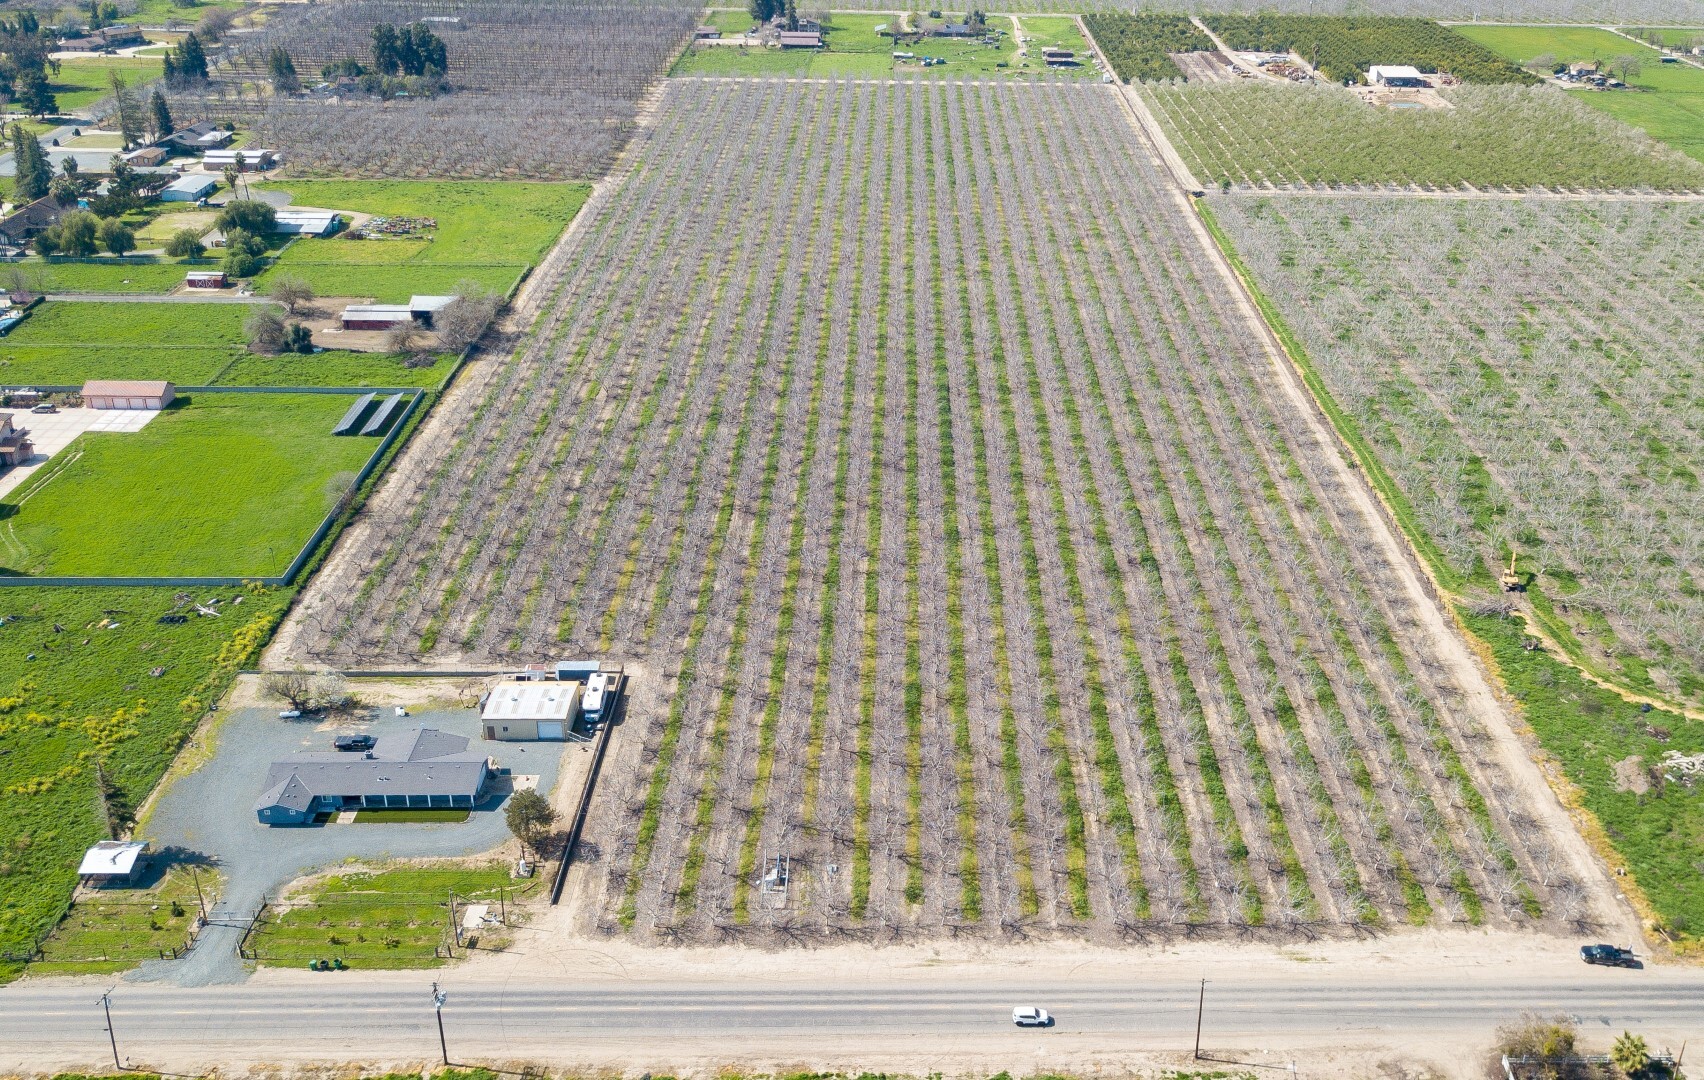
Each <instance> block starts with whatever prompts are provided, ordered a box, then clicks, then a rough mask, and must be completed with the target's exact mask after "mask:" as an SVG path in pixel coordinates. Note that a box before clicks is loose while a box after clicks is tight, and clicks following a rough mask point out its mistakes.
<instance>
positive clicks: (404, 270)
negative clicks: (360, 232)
mask: <svg viewBox="0 0 1704 1080" xmlns="http://www.w3.org/2000/svg"><path fill="white" fill-rule="evenodd" d="M268 187H270V188H272V189H274V190H284V191H288V192H289V193H290V194H291V195H292V196H293V198H294V200H295V202H296V204H297V205H300V206H317V207H323V208H326V209H334V210H348V211H355V212H359V213H368V214H380V215H385V216H390V217H395V216H408V217H430V218H434V219H436V220H437V222H438V227H437V229H436V230H434V231H433V232H432V233H431V234H430V239H396V240H351V239H348V238H346V237H333V238H331V239H328V240H319V239H307V240H301V241H298V242H297V243H295V244H292V245H291V246H290V247H289V249H288V250H286V251H285V252H284V254H283V256H282V257H280V258H279V260H278V263H277V265H276V266H274V267H273V268H272V269H270V270H268V271H267V272H266V273H264V274H262V275H261V276H260V277H259V278H257V279H256V286H257V288H259V289H262V290H264V289H265V288H266V283H267V280H268V278H269V277H271V276H275V275H277V274H292V275H295V276H297V277H301V278H303V279H304V280H306V281H307V282H308V284H310V285H312V286H313V287H314V290H315V291H316V292H318V293H319V294H320V295H322V296H371V297H374V298H375V299H377V300H378V301H380V302H385V303H397V302H403V301H406V300H407V299H408V297H409V296H410V295H412V294H414V293H433V292H447V291H449V290H450V289H453V288H454V286H455V284H456V282H458V281H460V280H462V279H464V278H472V279H473V280H476V281H478V282H480V283H481V284H482V285H485V286H486V287H488V288H493V289H499V290H506V289H508V287H509V286H510V285H512V284H513V283H514V282H515V280H516V279H517V278H519V277H520V275H521V273H522V272H523V271H524V270H525V269H526V268H527V267H528V266H530V265H532V264H533V263H535V262H537V261H538V259H539V258H540V257H541V256H542V255H543V254H544V253H545V252H546V251H548V250H549V249H550V246H551V245H552V244H554V243H555V242H556V238H557V237H558V236H559V235H561V233H562V230H563V229H564V228H566V227H567V226H568V223H569V222H570V221H572V220H573V219H574V215H575V214H577V213H579V211H580V207H581V206H583V205H584V204H585V201H586V199H587V197H588V196H589V195H590V194H591V190H592V189H591V186H590V185H589V184H530V183H526V184H523V183H512V184H507V183H477V182H430V181H425V182H416V181H382V180H381V181H361V180H299V181H289V182H282V183H275V184H269V185H268Z"/></svg>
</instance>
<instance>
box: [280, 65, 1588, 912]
mask: <svg viewBox="0 0 1704 1080" xmlns="http://www.w3.org/2000/svg"><path fill="white" fill-rule="evenodd" d="M635 149H636V153H635V160H634V163H633V165H632V167H631V172H630V173H629V174H628V175H627V176H626V177H625V179H624V181H623V183H622V185H621V186H620V187H619V188H618V189H616V190H615V191H614V192H613V193H612V197H611V198H609V199H608V200H607V201H603V202H601V203H600V204H599V205H597V206H596V207H595V208H589V209H588V211H587V213H589V214H591V215H593V216H592V218H591V221H590V222H589V225H590V226H591V227H589V228H588V229H587V231H586V232H585V233H584V234H583V239H582V241H581V243H580V246H579V247H578V248H577V249H575V250H573V251H572V253H571V254H569V255H568V256H567V258H566V259H565V260H564V262H563V263H562V265H560V266H558V267H554V268H552V267H547V268H546V269H545V270H543V271H541V273H543V274H547V275H552V277H553V278H554V280H553V281H544V282H541V283H540V284H552V285H553V286H554V288H555V289H556V293H555V299H554V302H553V304H552V305H551V306H550V307H549V308H548V310H547V314H546V315H545V317H544V318H543V320H542V322H541V323H540V324H539V326H538V327H537V328H536V330H535V331H534V332H533V333H532V334H531V336H530V337H529V338H528V340H527V341H526V343H525V344H524V346H523V348H522V349H521V350H520V351H519V352H518V353H517V354H516V355H515V356H514V358H513V359H512V360H506V361H503V362H498V361H492V362H489V363H487V364H481V365H479V366H477V367H476V368H475V369H474V370H473V372H472V373H471V374H472V378H473V382H472V384H471V385H470V387H469V388H468V390H467V393H468V395H469V396H468V397H467V398H466V399H465V408H458V409H456V410H455V417H456V419H455V421H454V423H453V424H449V423H447V422H446V423H445V424H441V425H429V426H428V428H427V429H426V431H425V432H424V433H423V435H422V437H421V438H418V439H416V440H415V443H414V445H413V447H412V448H411V450H410V451H409V453H408V455H407V456H406V457H405V458H404V460H403V461H402V462H400V463H399V466H398V468H397V470H396V472H395V473H394V474H393V479H392V481H391V482H390V484H389V485H388V487H387V489H386V490H385V491H383V492H381V493H380V494H379V496H378V497H377V498H376V499H375V501H374V502H373V504H371V508H370V510H369V512H368V513H367V514H366V515H365V516H364V519H363V521H362V522H361V523H360V524H359V525H358V526H357V527H356V528H355V530H354V533H353V534H352V536H351V539H350V541H349V542H348V543H346V545H345V546H344V548H343V549H342V550H341V551H340V553H339V554H338V555H337V556H334V557H333V559H332V561H331V563H330V564H329V565H328V568H327V571H326V573H325V574H324V575H322V577H321V578H320V579H319V580H318V581H317V582H316V584H315V586H314V588H313V590H312V595H311V596H310V597H308V598H307V599H306V601H305V602H304V604H303V605H302V606H301V608H300V610H299V611H298V612H297V613H296V615H295V616H294V617H293V619H294V621H293V625H292V628H291V630H290V632H289V635H288V637H287V640H288V641H289V642H290V652H291V653H292V655H293V656H294V657H299V658H300V659H301V660H303V661H304V662H313V663H331V664H338V665H344V664H350V665H356V664H387V663H393V662H395V663H415V662H426V663H440V662H443V663H470V664H513V663H517V662H520V661H524V660H533V659H536V658H538V657H544V656H555V655H598V656H612V657H620V658H623V659H624V660H625V661H626V662H627V663H628V665H629V667H628V670H629V672H632V673H635V677H634V679H633V696H632V699H631V701H630V703H629V706H628V709H627V720H626V721H625V723H624V724H623V725H622V726H621V728H620V729H619V734H618V736H617V737H616V739H615V740H614V742H613V744H612V749H611V758H610V761H609V763H608V765H607V766H606V771H605V774H604V775H605V779H604V780H603V781H602V782H600V784H599V788H598V799H597V802H596V804H595V806H594V817H593V821H592V825H591V830H590V832H589V833H588V836H589V837H591V838H592V839H593V840H594V842H595V845H596V849H597V859H598V862H597V865H598V867H599V868H600V872H601V873H600V878H599V879H598V880H597V882H596V883H594V885H593V886H592V889H593V893H594V896H593V899H592V902H591V903H590V904H589V905H588V906H587V910H588V911H589V912H590V914H589V915H588V918H589V919H592V920H594V921H595V922H596V924H597V925H599V926H601V927H603V928H604V929H605V930H607V931H608V932H612V933H613V932H631V933H633V934H636V935H638V936H640V937H642V938H645V939H654V938H658V937H667V938H675V939H682V940H687V939H690V940H703V939H706V938H709V937H711V936H714V935H738V934H751V935H753V936H754V939H756V940H783V939H785V936H786V935H788V934H791V933H800V932H806V931H808V932H810V933H812V934H822V933H838V934H848V935H861V936H866V937H872V938H877V939H881V940H886V939H887V937H886V936H885V935H887V934H889V933H891V932H893V931H894V930H895V929H896V928H913V929H915V930H916V931H918V932H923V933H937V932H945V931H946V930H947V929H949V928H953V929H974V930H979V931H981V932H985V933H990V934H1007V933H1019V932H1028V931H1029V930H1030V929H1036V930H1064V931H1070V932H1084V933H1095V934H1101V935H1106V936H1112V935H1116V934H1119V933H1134V932H1141V931H1143V930H1144V929H1147V928H1154V929H1160V928H1167V927H1170V928H1182V927H1186V926H1195V927H1219V928H1225V927H1250V926H1263V927H1268V928H1271V931H1272V932H1274V933H1279V934H1283V933H1291V932H1300V931H1301V930H1302V928H1303V927H1305V926H1318V927H1331V926H1346V925H1350V924H1365V923H1383V924H1388V925H1398V924H1404V923H1413V924H1447V923H1453V922H1473V923H1486V924H1497V925H1510V924H1527V923H1532V922H1534V921H1535V920H1537V921H1546V920H1549V921H1553V922H1554V921H1559V920H1568V919H1575V918H1583V917H1587V916H1589V914H1590V913H1591V912H1592V911H1594V910H1596V907H1595V905H1596V903H1597V899H1596V896H1595V894H1592V893H1589V892H1588V891H1587V888H1586V885H1585V883H1584V875H1583V874H1582V873H1580V872H1577V871H1575V870H1571V869H1570V866H1572V865H1574V863H1573V862H1572V861H1571V859H1570V858H1569V857H1566V856H1565V855H1564V851H1565V850H1567V849H1565V848H1564V843H1565V838H1564V837H1563V836H1562V835H1561V834H1559V833H1556V832H1553V831H1551V829H1550V827H1549V826H1548V825H1543V824H1541V823H1540V818H1539V817H1535V815H1534V812H1533V808H1532V804H1531V802H1530V801H1529V799H1530V795H1529V794H1528V792H1529V791H1530V789H1525V788H1522V787H1520V786H1518V785H1517V784H1516V783H1515V782H1514V781H1513V780H1512V779H1511V776H1510V774H1509V773H1508V772H1506V771H1505V769H1504V767H1503V765H1502V761H1503V759H1502V758H1501V757H1500V756H1499V752H1498V751H1497V750H1495V749H1494V743H1493V740H1492V738H1491V736H1490V733H1489V731H1490V729H1489V728H1488V726H1487V725H1488V724H1495V723H1498V722H1500V721H1498V719H1497V717H1496V716H1495V714H1494V712H1491V711H1489V710H1490V709H1492V708H1493V707H1492V706H1490V705H1489V704H1488V702H1489V697H1488V695H1487V694H1486V693H1485V690H1484V687H1483V686H1482V685H1479V684H1477V683H1472V682H1471V680H1474V679H1477V675H1475V674H1473V669H1472V668H1471V666H1468V665H1463V664H1458V663H1454V662H1452V661H1451V660H1450V658H1449V656H1450V654H1449V653H1448V650H1447V649H1446V647H1445V646H1446V645H1447V644H1448V642H1447V640H1446V639H1445V638H1444V637H1443V636H1442V632H1441V626H1442V624H1441V622H1439V621H1438V619H1437V617H1436V615H1435V614H1433V615H1432V616H1431V618H1432V621H1431V622H1427V621H1426V620H1425V618H1424V617H1423V616H1424V614H1425V613H1424V612H1423V611H1422V609H1421V608H1420V607H1419V606H1417V601H1416V596H1417V595H1418V593H1417V586H1415V587H1407V586H1405V585H1404V584H1403V582H1404V581H1411V580H1412V579H1411V578H1404V577H1403V574H1404V573H1409V571H1407V570H1406V569H1405V568H1399V567H1398V566H1397V565H1395V564H1394V563H1393V562H1392V561H1391V560H1392V558H1393V557H1395V556H1393V555H1392V554H1391V553H1392V552H1395V551H1396V550H1398V549H1396V548H1395V547H1394V545H1392V544H1390V543H1389V542H1388V541H1389V537H1388V534H1387V533H1384V532H1382V530H1383V528H1384V527H1383V525H1382V524H1380V523H1378V522H1377V521H1376V519H1374V518H1372V517H1370V516H1363V515H1364V514H1366V515H1371V514H1372V513H1373V511H1372V509H1371V506H1372V504H1371V503H1370V502H1369V501H1368V500H1367V499H1365V498H1364V497H1359V498H1358V497H1357V496H1356V495H1355V493H1354V491H1353V490H1352V489H1351V486H1350V485H1351V484H1352V483H1353V480H1352V479H1351V474H1350V473H1349V472H1348V471H1347V469H1346V468H1345V467H1344V465H1343V463H1342V461H1341V460H1340V459H1339V458H1338V457H1337V456H1336V454H1335V451H1334V450H1333V449H1332V446H1331V444H1330V443H1329V442H1328V441H1327V440H1326V439H1325V438H1324V437H1323V436H1322V434H1321V429H1319V428H1316V427H1311V426H1310V423H1311V421H1310V420H1309V419H1308V418H1307V417H1306V415H1305V414H1304V413H1303V412H1302V411H1301V410H1300V409H1299V408H1298V407H1297V405H1296V404H1295V403H1294V401H1293V400H1291V399H1284V398H1282V397H1281V395H1283V394H1284V393H1285V392H1286V391H1285V389H1284V388H1285V387H1287V386H1289V384H1288V383H1285V382H1283V381H1282V380H1281V379H1280V377H1279V374H1278V368H1277V367H1276V365H1275V363H1274V359H1273V356H1272V354H1271V353H1270V352H1269V351H1268V347H1267V345H1266V344H1265V341H1264V339H1263V338H1262V337H1261V336H1260V335H1259V334H1258V333H1257V332H1255V331H1254V330H1253V329H1252V328H1251V324H1250V322H1249V321H1248V313H1247V310H1246V309H1245V308H1244V307H1241V306H1239V303H1238V301H1237V299H1236V297H1235V296H1234V294H1233V293H1232V292H1231V291H1230V289H1229V286H1228V284H1227V279H1226V277H1225V276H1224V275H1223V274H1222V273H1221V272H1220V270H1219V269H1218V267H1217V264H1216V263H1215V262H1214V258H1213V256H1212V254H1211V250H1210V248H1209V247H1208V245H1207V243H1206V240H1205V237H1204V235H1203V234H1202V233H1200V232H1199V231H1198V230H1197V228H1196V227H1195V226H1194V224H1193V222H1192V218H1191V216H1190V212H1189V210H1188V208H1187V206H1186V205H1185V203H1184V201H1183V196H1182V195H1181V193H1179V192H1177V191H1175V190H1174V189H1172V188H1170V187H1169V186H1167V184H1166V182H1165V181H1164V180H1162V178H1161V177H1160V175H1159V174H1158V173H1157V172H1156V171H1155V166H1154V165H1153V164H1152V158H1151V152H1150V150H1149V149H1147V148H1145V147H1144V146H1143V144H1142V143H1141V142H1140V137H1139V135H1138V133H1137V131H1136V129H1135V128H1134V127H1133V126H1132V125H1131V124H1130V122H1129V120H1128V119H1127V113H1126V112H1125V111H1124V108H1123V106H1122V104H1121V103H1120V99H1119V96H1118V93H1117V92H1116V91H1114V90H1111V89H1109V88H1106V87H1101V86H1088V87H1072V86H1069V85H1064V84H1053V85H1021V84H993V83H988V84H981V85H974V84H941V85H927V84H890V83H886V82H879V83H878V82H868V83H854V82H839V83H830V82H823V83H813V84H800V85H783V84H777V83H775V82H773V81H763V80H752V81H746V82H727V81H715V82H712V81H698V80H680V81H676V82H674V83H672V84H670V85H669V86H668V87H667V89H666V90H665V92H664V98H663V101H662V104H661V108H660V112H659V115H658V117H657V119H656V122H655V127H654V128H653V129H652V130H650V132H649V133H648V134H647V136H646V140H645V142H644V143H643V144H641V145H640V146H638V147H636V148H635ZM1375 535H1382V536H1385V537H1386V543H1384V544H1381V543H1379V542H1376V541H1375V539H1374V537H1375ZM1399 570H1400V571H1401V572H1399ZM1433 626H1436V627H1438V630H1436V631H1434V630H1433V629H1429V628H1430V627H1433ZM1464 680H1465V681H1464ZM1475 686H1477V691H1475V690H1474V689H1473V688H1474V687H1475ZM776 856H783V857H784V858H785V860H786V861H785V863H784V867H785V868H786V869H787V870H788V874H787V878H786V881H785V884H784V886H782V885H779V884H777V885H776V887H774V888H771V889H765V888H763V883H764V879H765V876H766V871H769V870H772V869H773V867H774V863H773V859H774V858H775V857H776Z"/></svg>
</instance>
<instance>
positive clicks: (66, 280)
mask: <svg viewBox="0 0 1704 1080" xmlns="http://www.w3.org/2000/svg"><path fill="white" fill-rule="evenodd" d="M17 265H18V266H21V267H22V268H23V270H24V273H25V275H26V276H27V277H28V279H29V281H30V282H31V283H32V286H33V287H34V288H35V289H36V291H38V292H44V293H149V294H155V295H158V294H161V293H168V292H171V291H172V290H173V289H175V288H177V287H178V286H179V285H181V284H183V276H184V274H186V273H188V272H189V271H190V270H191V269H193V267H191V266H186V265H184V264H182V263H178V262H168V261H164V260H162V261H159V262H140V263H138V262H119V261H117V260H116V259H110V260H102V261H100V262H57V261H53V262H49V261H44V260H41V259H25V260H23V261H22V262H20V263H18V264H17ZM206 265H207V266H211V267H213V268H215V269H217V267H218V264H217V263H208V264H206Z"/></svg>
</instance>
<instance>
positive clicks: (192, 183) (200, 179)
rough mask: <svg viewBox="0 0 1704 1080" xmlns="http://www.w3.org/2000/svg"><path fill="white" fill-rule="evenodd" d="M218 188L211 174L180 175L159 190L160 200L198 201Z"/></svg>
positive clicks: (217, 182) (216, 181) (217, 183)
mask: <svg viewBox="0 0 1704 1080" xmlns="http://www.w3.org/2000/svg"><path fill="white" fill-rule="evenodd" d="M218 190H219V181H218V180H216V179H214V178H213V177H211V176H195V175H191V176H180V177H178V178H177V179H176V180H173V181H172V182H171V183H169V184H167V185H166V186H165V187H164V188H162V189H161V190H160V201H161V202H200V201H201V200H202V199H205V198H206V197H207V196H209V195H211V194H213V193H214V192H215V191H218Z"/></svg>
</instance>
